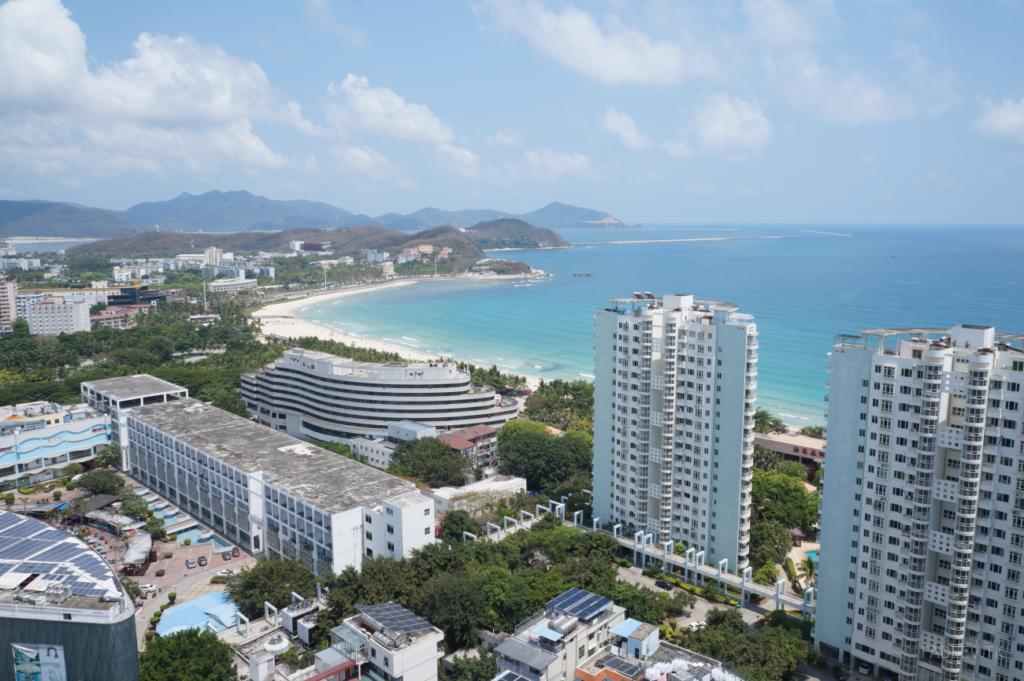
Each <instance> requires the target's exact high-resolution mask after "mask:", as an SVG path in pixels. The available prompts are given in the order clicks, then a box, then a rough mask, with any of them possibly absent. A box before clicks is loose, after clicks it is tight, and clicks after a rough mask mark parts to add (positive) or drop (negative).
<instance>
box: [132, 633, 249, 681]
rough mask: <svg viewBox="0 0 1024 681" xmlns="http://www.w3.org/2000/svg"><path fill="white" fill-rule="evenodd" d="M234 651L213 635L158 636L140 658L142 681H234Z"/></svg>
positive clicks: (175, 634)
mask: <svg viewBox="0 0 1024 681" xmlns="http://www.w3.org/2000/svg"><path fill="white" fill-rule="evenodd" d="M234 659H235V651H234V650H233V649H232V648H231V645H230V644H228V643H225V642H224V641H221V640H220V639H218V638H217V635H216V634H214V633H213V632H212V631H206V630H203V631H200V630H199V629H183V630H181V631H176V632H175V633H173V634H169V635H167V636H158V637H156V638H155V639H153V640H152V641H150V642H149V643H147V644H146V649H145V650H144V651H142V652H141V653H140V654H139V672H140V675H141V677H142V681H235V679H237V678H238V671H237V670H236V669H235V662H234Z"/></svg>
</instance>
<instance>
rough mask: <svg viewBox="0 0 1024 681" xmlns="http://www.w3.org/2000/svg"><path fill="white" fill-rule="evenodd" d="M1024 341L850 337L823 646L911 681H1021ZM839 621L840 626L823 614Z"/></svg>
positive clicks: (838, 430)
mask: <svg viewBox="0 0 1024 681" xmlns="http://www.w3.org/2000/svg"><path fill="white" fill-rule="evenodd" d="M1022 348H1024V336H1020V335H1010V334H1003V333H996V331H995V329H994V328H993V327H986V326H972V325H967V324H958V325H956V326H954V327H953V328H951V329H929V328H886V329H871V330H867V331H862V332H860V334H858V335H853V336H848V335H842V336H837V337H836V339H835V343H834V345H833V348H832V353H831V355H832V359H831V365H830V367H829V372H830V378H829V385H828V387H829V395H828V398H827V400H828V413H827V416H828V435H829V439H828V452H829V454H828V459H827V462H826V467H825V471H826V472H825V487H824V490H825V491H824V495H823V497H824V503H823V508H822V521H821V522H822V533H821V536H822V540H821V542H822V543H821V553H820V561H821V568H820V570H819V575H818V585H819V587H820V591H819V595H818V613H819V615H818V618H817V622H816V640H817V642H818V644H819V647H820V650H821V652H822V653H823V654H824V655H825V656H826V657H827V658H829V659H831V660H839V661H842V662H844V663H846V664H849V665H851V666H852V667H853V668H854V669H859V668H860V666H861V665H865V664H866V665H869V666H870V668H871V670H872V674H874V675H876V676H893V677H894V676H896V675H898V676H899V679H900V681H912V680H917V679H920V680H922V681H939V680H942V681H957V680H958V679H977V680H979V681H981V680H986V681H987V680H989V679H991V680H992V681H1010V680H1011V679H1013V680H1014V681H1019V679H1022V678H1024V599H1022V596H1021V590H1022V589H1024V585H1022V584H1021V573H1022V572H1024V566H1022V561H1024V449H1022V446H1021V440H1022V436H1021V422H1022V419H1024V416H1022V413H1021V404H1022V403H1024V392H1022V391H1021V386H1022V384H1024V350H1022ZM825 614H827V616H825Z"/></svg>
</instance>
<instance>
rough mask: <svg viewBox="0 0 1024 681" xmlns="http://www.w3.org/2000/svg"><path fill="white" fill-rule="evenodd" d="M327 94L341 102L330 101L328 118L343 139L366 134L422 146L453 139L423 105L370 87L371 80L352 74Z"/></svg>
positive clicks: (332, 87) (444, 142)
mask: <svg viewBox="0 0 1024 681" xmlns="http://www.w3.org/2000/svg"><path fill="white" fill-rule="evenodd" d="M327 92H328V93H329V94H331V95H332V96H335V97H341V101H340V102H338V101H336V102H331V103H330V104H329V105H328V107H327V118H328V120H329V121H331V123H332V124H333V125H334V126H335V128H336V129H337V131H338V132H339V134H341V135H343V136H347V135H351V134H353V133H365V134H369V135H377V136H379V137H395V138H398V139H406V140H413V141H416V142H423V143H424V144H447V143H449V142H451V141H452V140H453V139H455V135H454V134H453V133H452V130H451V128H449V127H448V126H447V125H446V124H445V123H443V122H442V121H441V120H440V119H439V118H438V117H437V116H435V115H434V114H433V113H431V111H430V109H429V108H427V106H426V105H424V104H414V103H411V102H406V101H405V98H404V97H402V96H401V95H398V94H396V93H395V92H394V91H392V90H391V89H390V88H386V87H377V86H371V85H370V80H369V79H368V78H366V77H360V76H356V75H353V74H351V73H350V74H348V76H347V77H346V78H345V80H343V81H342V82H341V84H340V85H337V84H335V83H331V84H330V85H329V86H328V87H327Z"/></svg>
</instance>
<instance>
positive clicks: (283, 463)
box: [110, 379, 434, 575]
mask: <svg viewBox="0 0 1024 681" xmlns="http://www.w3.org/2000/svg"><path fill="white" fill-rule="evenodd" d="M110 380H116V379H110ZM124 414H125V417H126V421H127V432H128V450H129V451H128V459H129V470H130V471H131V474H132V475H133V476H134V477H135V478H136V479H137V480H140V481H141V482H143V483H144V484H146V485H148V486H149V487H150V488H151V489H153V490H154V491H155V492H157V493H158V494H160V495H162V496H164V497H166V498H167V499H168V500H169V501H170V502H171V503H173V504H175V505H177V506H179V507H180V508H182V509H186V510H187V511H188V512H190V513H192V514H193V515H194V516H195V517H196V518H197V519H199V520H200V521H201V522H202V523H203V525H205V526H206V527H210V528H212V529H213V530H214V531H215V532H217V533H219V534H221V535H222V536H223V537H225V538H227V539H228V541H229V542H231V543H233V544H238V545H239V546H241V547H243V548H245V549H246V550H248V551H251V552H253V553H259V552H261V551H262V552H264V553H266V554H267V555H268V556H282V557H284V558H288V559H295V560H298V561H299V562H301V563H302V564H303V565H305V566H306V567H308V568H309V569H311V570H313V572H315V573H316V574H318V575H324V574H327V573H328V572H334V573H340V572H342V571H343V570H344V569H345V568H346V567H349V566H352V567H355V568H356V569H359V568H361V566H362V561H363V557H364V556H366V557H373V556H390V557H394V558H403V557H408V556H409V555H411V554H412V551H414V550H416V549H419V548H422V547H424V546H426V545H428V544H430V543H432V542H433V541H434V504H433V501H432V500H431V499H430V498H428V497H425V496H423V495H422V494H420V493H419V492H418V491H417V489H416V486H415V485H413V484H412V483H410V482H406V481H405V480H401V479H399V478H396V477H394V476H391V475H388V474H386V473H384V472H382V471H379V470H377V469H375V468H372V467H370V466H364V465H363V464H361V463H358V462H356V461H353V460H352V459H349V458H347V457H344V456H339V455H337V454H335V453H333V452H329V451H327V450H325V449H322V448H320V447H316V446H314V445H312V444H309V443H308V442H302V441H301V440H297V439H295V438H293V437H289V436H288V435H285V434H284V433H280V432H275V431H272V430H268V429H267V428H264V427H263V426H260V425H258V424H256V423H254V422H252V421H251V420H249V419H245V418H241V417H239V416H235V415H234V414H231V413H229V412H226V411H224V410H222V409H218V408H216V407H213V406H210V405H208V404H204V403H202V402H199V401H198V400H194V399H191V398H187V397H186V398H181V399H177V400H172V401H169V402H160V403H156V404H150V405H147V406H141V407H136V408H134V409H128V410H125V411H124Z"/></svg>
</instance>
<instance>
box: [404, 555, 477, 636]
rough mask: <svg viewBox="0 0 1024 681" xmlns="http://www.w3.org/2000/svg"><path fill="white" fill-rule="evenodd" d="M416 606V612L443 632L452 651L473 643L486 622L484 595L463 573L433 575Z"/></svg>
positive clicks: (423, 588)
mask: <svg viewBox="0 0 1024 681" xmlns="http://www.w3.org/2000/svg"><path fill="white" fill-rule="evenodd" d="M415 606H416V607H415V610H416V612H417V614H419V615H420V616H421V617H423V618H424V619H426V620H428V621H429V622H430V623H431V624H433V625H434V626H436V627H438V628H439V629H441V630H442V631H443V632H444V640H445V644H446V645H447V647H448V650H449V651H454V650H458V649H460V648H464V647H466V646H469V645H472V644H473V642H474V641H475V640H476V635H477V632H479V631H480V627H483V626H485V625H486V624H487V619H488V618H487V601H486V599H485V598H484V594H483V593H481V591H480V590H479V589H477V588H476V586H475V585H474V584H473V582H472V580H469V579H466V576H465V575H462V574H456V573H442V574H439V575H436V576H435V577H433V578H431V579H430V580H429V581H428V582H427V583H426V584H424V585H423V586H422V587H421V588H420V590H419V592H418V593H417V595H416V603H415Z"/></svg>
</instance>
